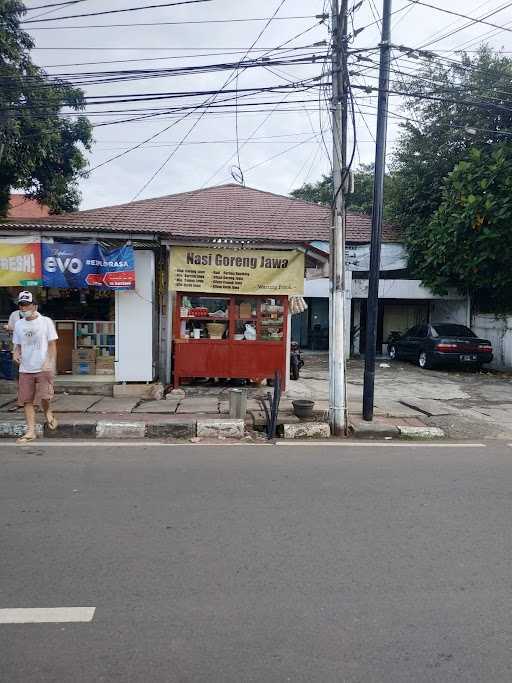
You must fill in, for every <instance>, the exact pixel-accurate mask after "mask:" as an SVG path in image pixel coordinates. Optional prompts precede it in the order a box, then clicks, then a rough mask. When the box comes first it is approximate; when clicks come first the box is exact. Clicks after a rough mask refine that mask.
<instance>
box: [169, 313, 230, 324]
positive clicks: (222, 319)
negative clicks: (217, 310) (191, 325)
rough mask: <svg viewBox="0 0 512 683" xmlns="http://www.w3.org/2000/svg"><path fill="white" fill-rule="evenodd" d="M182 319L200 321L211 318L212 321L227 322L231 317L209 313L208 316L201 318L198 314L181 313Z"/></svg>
mask: <svg viewBox="0 0 512 683" xmlns="http://www.w3.org/2000/svg"><path fill="white" fill-rule="evenodd" d="M180 320H198V321H199V322H206V321H207V320H209V321H210V322H222V323H227V322H228V320H229V317H228V316H224V317H223V316H221V315H217V316H213V315H209V316H207V317H203V318H201V317H198V316H197V315H180Z"/></svg>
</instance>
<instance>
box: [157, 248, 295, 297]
mask: <svg viewBox="0 0 512 683" xmlns="http://www.w3.org/2000/svg"><path fill="white" fill-rule="evenodd" d="M169 288H170V289H172V290H181V291H188V292H227V293H232V294H302V293H303V291H304V254H303V253H302V252H300V251H296V250H293V251H292V250H290V251H267V250H257V249H223V248H216V247H213V248H207V247H172V248H171V256H170V279H169Z"/></svg>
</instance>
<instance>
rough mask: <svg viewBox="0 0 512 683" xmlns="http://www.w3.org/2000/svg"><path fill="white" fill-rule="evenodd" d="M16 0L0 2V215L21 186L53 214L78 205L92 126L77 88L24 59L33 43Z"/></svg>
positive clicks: (72, 208) (22, 6)
mask: <svg viewBox="0 0 512 683" xmlns="http://www.w3.org/2000/svg"><path fill="white" fill-rule="evenodd" d="M24 12H25V8H24V5H23V4H22V3H21V2H18V0H4V1H3V2H1V3H0V79H1V81H0V83H1V87H0V216H5V215H6V213H7V209H8V202H9V194H10V191H11V188H18V189H22V190H24V191H25V192H26V193H27V194H29V195H30V196H31V197H33V198H35V199H37V200H39V201H41V202H43V203H45V204H47V205H48V206H49V207H50V210H51V211H52V212H53V213H60V212H62V211H72V210H74V209H76V208H77V207H78V204H79V200H80V194H79V192H78V179H79V177H80V176H81V174H82V173H83V171H84V169H85V166H86V163H87V162H86V158H85V156H84V153H83V150H84V149H85V150H88V149H90V145H91V141H92V128H91V125H90V123H89V121H88V119H87V118H86V117H85V116H82V115H78V116H74V117H73V118H72V117H67V118H64V117H63V116H62V109H63V108H65V109H67V110H68V111H69V113H71V114H72V113H73V112H79V111H80V110H82V109H83V107H84V96H83V93H82V91H81V90H79V89H78V88H74V87H72V86H71V85H70V84H69V83H67V82H65V81H56V80H55V79H51V78H49V77H48V76H47V75H46V74H45V72H44V71H43V70H42V69H40V68H39V67H38V66H36V65H35V64H34V63H33V62H32V60H31V58H30V50H31V49H32V47H33V42H32V39H31V38H30V36H29V35H28V34H27V33H26V32H24V31H22V30H21V28H20V18H21V17H22V16H23V14H24Z"/></svg>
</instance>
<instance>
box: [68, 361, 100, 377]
mask: <svg viewBox="0 0 512 683" xmlns="http://www.w3.org/2000/svg"><path fill="white" fill-rule="evenodd" d="M73 374H74V375H95V374H96V363H93V362H91V361H87V360H81V361H78V362H76V363H73Z"/></svg>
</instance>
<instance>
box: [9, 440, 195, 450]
mask: <svg viewBox="0 0 512 683" xmlns="http://www.w3.org/2000/svg"><path fill="white" fill-rule="evenodd" d="M177 445H179V444H173V443H165V442H163V441H99V440H98V441H74V440H71V439H69V441H54V440H53V439H52V440H51V441H43V440H41V441H31V442H30V443H27V444H23V445H18V444H17V443H15V442H14V441H8V442H7V441H0V448H2V447H3V448H7V447H11V448H17V449H20V451H21V450H24V449H28V448H30V449H34V448H54V447H57V448H63V447H65V448H84V447H85V446H87V447H88V448H127V447H128V448H130V447H131V448H148V447H150V448H151V447H155V446H177ZM184 445H192V444H184Z"/></svg>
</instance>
